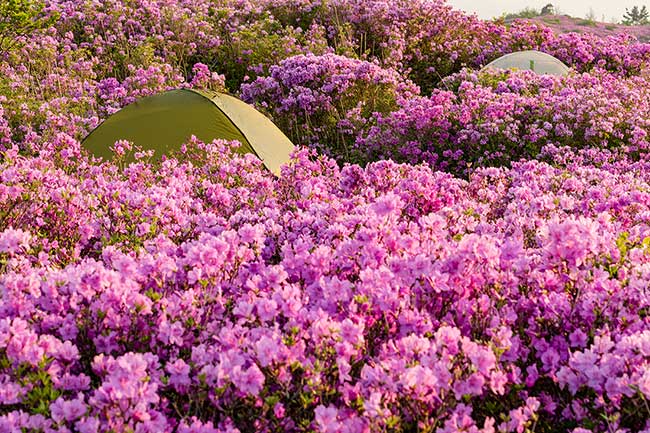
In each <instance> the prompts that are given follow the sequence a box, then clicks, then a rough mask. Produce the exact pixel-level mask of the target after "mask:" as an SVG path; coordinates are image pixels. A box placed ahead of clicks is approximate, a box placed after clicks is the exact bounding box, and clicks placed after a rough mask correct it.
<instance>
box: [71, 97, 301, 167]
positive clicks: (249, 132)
mask: <svg viewBox="0 0 650 433" xmlns="http://www.w3.org/2000/svg"><path fill="white" fill-rule="evenodd" d="M191 135H195V136H196V137H197V138H198V139H200V140H202V141H204V142H210V141H212V140H214V139H216V138H221V139H225V140H238V141H239V142H241V144H242V145H241V147H240V148H239V149H238V152H240V153H253V154H255V155H256V156H258V157H259V158H260V159H261V160H262V162H263V163H264V165H265V166H266V167H267V168H268V169H269V170H270V171H271V172H273V173H276V174H277V173H279V171H280V165H282V164H283V163H285V162H287V161H288V160H289V154H290V153H291V152H292V151H293V144H292V143H291V141H290V140H289V139H288V138H287V137H286V136H285V135H284V134H283V133H282V131H280V130H279V129H278V127H277V126H275V125H274V124H273V122H271V121H270V120H269V119H267V118H266V117H265V116H264V115H262V113H260V112H259V111H257V110H256V109H255V108H253V107H252V106H251V105H248V104H246V103H245V102H243V101H241V100H239V99H237V98H235V97H232V96H229V95H226V94H224V93H218V92H210V91H203V90H202V91H198V90H193V89H177V90H171V91H168V92H164V93H160V94H158V95H154V96H149V97H145V98H142V99H139V100H137V101H136V102H134V103H133V104H130V105H128V106H126V107H124V108H123V109H121V110H120V111H118V112H116V113H115V114H113V115H112V116H110V117H108V118H107V119H106V120H105V121H104V122H103V123H101V124H100V125H99V126H98V127H97V128H96V129H94V130H93V131H92V132H91V133H90V134H89V135H88V136H87V137H86V138H85V139H84V140H83V143H82V145H83V146H84V147H85V148H86V149H87V150H89V151H90V152H91V153H92V154H93V155H95V156H97V157H103V158H105V159H110V158H111V157H112V152H111V150H110V147H111V146H112V145H113V143H115V142H116V141H118V140H129V141H131V142H133V143H134V144H136V145H138V146H140V147H141V148H142V149H146V150H149V149H151V150H154V158H160V157H161V156H162V155H163V154H165V153H168V152H170V151H172V150H179V149H180V147H181V145H182V144H183V143H184V142H186V141H187V139H188V138H189V137H190V136H191Z"/></svg>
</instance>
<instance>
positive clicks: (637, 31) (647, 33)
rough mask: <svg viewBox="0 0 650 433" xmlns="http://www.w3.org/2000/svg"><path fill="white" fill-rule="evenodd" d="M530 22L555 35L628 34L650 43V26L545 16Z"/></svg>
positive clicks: (606, 35) (603, 35)
mask: <svg viewBox="0 0 650 433" xmlns="http://www.w3.org/2000/svg"><path fill="white" fill-rule="evenodd" d="M528 21H531V22H533V23H538V24H543V25H545V26H547V27H550V28H551V29H552V30H553V32H554V33H555V34H562V33H571V32H576V33H594V34H596V35H598V36H600V37H608V36H614V35H617V34H620V33H626V34H629V35H632V36H635V37H636V38H637V39H639V41H641V42H648V41H650V25H645V26H625V25H621V24H612V23H603V22H598V21H589V20H587V19H584V18H576V17H571V16H569V15H544V16H539V17H536V18H532V19H529V20H528Z"/></svg>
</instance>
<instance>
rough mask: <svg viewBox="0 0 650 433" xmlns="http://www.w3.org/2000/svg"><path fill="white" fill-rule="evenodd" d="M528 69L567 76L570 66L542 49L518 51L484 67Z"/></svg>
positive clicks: (540, 72) (539, 72)
mask: <svg viewBox="0 0 650 433" xmlns="http://www.w3.org/2000/svg"><path fill="white" fill-rule="evenodd" d="M487 68H496V69H526V70H531V71H534V72H536V73H538V74H549V75H558V76H565V75H567V74H568V73H569V67H568V66H567V65H565V64H564V63H562V62H561V61H560V60H558V59H556V58H555V57H553V56H551V55H550V54H546V53H543V52H541V51H534V50H528V51H518V52H516V53H510V54H506V55H505V56H503V57H499V58H498V59H496V60H494V61H492V62H490V63H488V64H487V65H486V66H485V67H484V68H483V69H484V70H485V69H487Z"/></svg>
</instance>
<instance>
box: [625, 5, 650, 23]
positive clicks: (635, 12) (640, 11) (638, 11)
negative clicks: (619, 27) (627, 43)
mask: <svg viewBox="0 0 650 433" xmlns="http://www.w3.org/2000/svg"><path fill="white" fill-rule="evenodd" d="M648 18H650V13H648V9H647V8H646V7H645V6H642V7H641V8H639V7H638V6H634V7H633V8H632V10H629V9H628V8H625V14H624V15H623V21H622V22H623V24H625V25H626V26H638V25H644V24H648V23H650V21H649V20H648Z"/></svg>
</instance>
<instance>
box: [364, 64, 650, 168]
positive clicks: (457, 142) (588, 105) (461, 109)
mask: <svg viewBox="0 0 650 433" xmlns="http://www.w3.org/2000/svg"><path fill="white" fill-rule="evenodd" d="M443 87H444V88H445V89H446V90H438V91H435V92H434V93H433V94H432V95H431V96H430V97H419V98H412V99H410V100H409V101H407V102H406V103H405V104H403V106H402V107H400V109H399V110H396V111H394V112H391V113H389V114H387V115H383V116H380V117H379V119H378V121H377V125H375V126H373V128H371V129H370V130H369V132H368V133H367V134H366V135H365V136H363V137H359V139H358V141H357V145H358V147H359V148H361V149H365V150H366V152H367V154H366V160H368V161H373V160H376V159H378V158H393V159H395V160H397V161H405V162H410V163H418V162H421V161H426V162H428V163H429V164H431V165H432V166H433V167H436V168H438V169H442V170H447V171H451V172H454V173H456V174H460V175H465V174H467V173H468V172H470V171H471V169H472V167H475V166H477V165H478V166H484V165H488V166H494V165H508V164H510V162H512V161H517V160H519V159H521V158H524V159H532V158H537V157H538V156H539V155H540V152H541V151H542V150H543V149H544V147H545V146H547V145H554V146H570V147H572V148H574V149H580V148H604V149H612V150H615V151H618V152H621V153H622V154H625V155H629V156H630V157H638V156H639V155H640V154H645V153H646V152H647V151H648V150H649V149H650V142H649V141H648V134H649V133H650V123H648V118H649V115H650V113H649V112H648V110H649V107H650V99H648V92H647V91H644V90H643V89H648V88H649V87H650V82H648V79H647V78H646V77H632V78H621V77H617V76H615V75H612V74H609V73H607V72H604V71H599V72H594V73H593V74H586V73H585V74H580V75H578V74H570V75H569V76H568V77H552V76H548V75H547V76H539V75H536V74H535V73H533V72H530V71H521V72H511V71H485V72H480V73H474V72H472V71H464V72H462V73H459V74H456V75H454V76H450V77H447V78H446V79H445V80H444V81H443Z"/></svg>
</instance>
